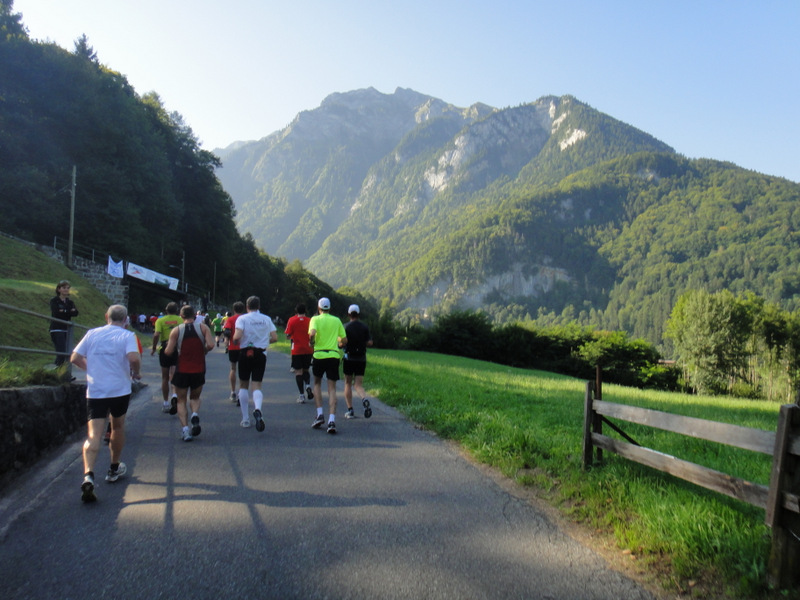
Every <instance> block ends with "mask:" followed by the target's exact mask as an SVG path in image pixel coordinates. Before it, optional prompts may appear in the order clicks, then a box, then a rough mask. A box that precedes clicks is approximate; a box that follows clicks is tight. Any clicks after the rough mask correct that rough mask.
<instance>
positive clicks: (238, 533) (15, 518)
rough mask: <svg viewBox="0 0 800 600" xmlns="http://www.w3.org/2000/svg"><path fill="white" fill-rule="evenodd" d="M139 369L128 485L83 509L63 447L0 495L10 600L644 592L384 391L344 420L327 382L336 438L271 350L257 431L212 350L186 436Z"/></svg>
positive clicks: (104, 461)
mask: <svg viewBox="0 0 800 600" xmlns="http://www.w3.org/2000/svg"><path fill="white" fill-rule="evenodd" d="M143 362H144V365H143V373H144V381H145V382H146V383H148V387H146V388H144V389H143V390H142V391H140V392H139V393H138V394H137V395H136V396H135V397H134V398H133V400H132V402H131V407H130V410H129V413H128V419H127V429H128V438H127V446H126V448H125V451H124V453H123V461H124V462H126V463H127V466H128V475H127V476H126V477H125V478H123V479H120V480H119V481H118V482H117V483H115V484H108V483H106V482H105V481H102V477H99V478H98V483H97V495H98V501H97V502H96V503H94V504H83V503H82V502H81V501H80V483H81V481H82V470H83V468H82V462H81V459H80V452H81V443H82V440H81V441H77V440H76V441H73V442H70V443H69V444H67V445H66V446H65V447H64V449H63V451H60V452H59V453H58V454H57V455H55V456H53V457H49V458H48V459H47V460H46V461H44V462H43V464H41V465H38V466H37V467H36V468H35V469H34V470H32V472H31V473H29V474H27V475H26V476H24V477H22V478H20V479H19V480H18V481H16V482H15V483H14V484H13V485H12V486H11V488H10V489H8V490H6V491H5V492H4V494H3V497H2V499H1V500H2V502H1V503H0V597H2V598H4V599H5V600H11V599H17V598H19V599H25V600H37V599H45V598H46V599H48V600H49V599H53V598H57V599H75V600H80V599H85V598H108V599H128V598H131V599H134V598H135V599H139V598H148V599H158V598H170V599H172V598H197V599H219V598H276V599H278V598H280V599H290V598H298V599H304V600H305V599H316V598H320V599H323V598H328V599H340V598H342V599H344V598H353V599H373V598H374V599H384V598H385V599H415V600H416V599H428V598H430V599H471V600H478V599H493V598H503V599H510V598H543V599H560V600H567V599H570V600H575V599H587V600H589V599H591V600H602V599H609V600H611V599H613V600H618V599H621V598H624V599H642V600H644V599H650V600H652V599H653V598H654V596H652V595H651V594H650V593H649V592H648V591H646V590H645V589H644V588H643V587H641V586H640V585H638V584H637V583H636V582H634V581H632V580H631V579H629V578H627V577H625V576H624V575H622V574H620V573H619V572H617V571H614V570H612V569H611V568H609V566H608V565H607V564H606V562H605V561H604V560H603V559H602V558H601V557H600V556H599V555H598V554H596V553H594V552H593V551H591V550H590V549H588V548H587V547H585V546H583V545H581V544H580V543H578V542H577V541H575V540H574V539H572V538H571V537H569V536H568V535H566V534H565V533H564V532H562V530H560V529H559V527H558V526H557V525H556V524H555V523H554V522H553V521H552V520H551V519H549V518H548V517H547V516H546V515H545V514H544V513H543V512H541V511H539V510H537V509H536V508H535V507H534V506H532V505H531V504H530V503H529V502H527V501H525V500H524V499H522V498H520V497H518V496H517V495H515V494H513V493H510V492H509V491H507V490H506V489H504V487H502V486H499V485H498V484H497V483H496V482H495V481H494V480H493V479H492V478H490V477H488V476H487V475H485V474H484V473H482V471H481V470H480V469H478V468H476V467H475V466H474V465H472V464H471V463H469V462H468V461H467V460H465V459H464V458H463V457H462V456H460V455H459V453H458V452H457V451H456V450H454V449H453V447H452V446H451V445H450V444H447V443H444V442H442V441H441V440H438V439H437V438H436V437H435V436H433V435H431V434H429V433H427V432H424V431H420V430H418V429H416V428H415V427H414V426H413V425H412V424H411V423H409V422H408V421H407V420H406V419H405V418H404V417H403V416H402V415H400V414H399V413H397V412H396V411H394V410H393V409H391V408H389V407H387V406H386V405H384V404H382V403H381V402H379V401H373V402H372V406H373V410H374V413H373V416H372V418H371V419H364V418H363V417H362V418H358V419H354V420H345V419H344V416H343V415H344V398H343V394H342V393H341V385H342V384H341V383H340V384H339V391H340V403H339V410H338V415H337V423H338V434H337V435H329V434H327V433H326V432H325V431H324V430H314V429H311V427H310V425H311V422H312V420H313V417H314V415H315V411H314V407H313V403H311V404H297V403H296V402H295V398H296V397H297V389H296V387H295V383H294V377H293V376H292V375H291V374H290V372H289V358H288V356H285V355H282V354H280V353H277V352H270V353H269V359H268V365H267V374H266V376H265V381H264V390H265V404H264V411H263V412H264V417H265V421H266V425H267V427H266V431H264V432H263V433H259V432H257V431H256V430H255V428H253V427H251V428H250V429H242V428H241V427H240V426H239V422H240V420H241V415H240V413H239V409H238V408H237V407H236V406H235V405H233V404H231V403H230V402H229V400H228V394H229V391H228V389H227V388H228V384H227V378H226V374H227V370H228V363H227V356H226V355H225V354H224V353H223V351H222V350H214V351H213V352H212V353H210V354H209V355H208V375H207V379H208V381H207V384H206V387H205V389H204V392H203V405H202V408H201V411H200V415H201V424H202V433H201V434H200V436H198V437H197V438H196V439H195V440H194V441H192V442H191V443H186V442H183V441H181V440H180V438H179V427H178V422H177V417H173V416H169V415H166V414H164V413H162V412H161V398H160V392H159V379H158V377H159V376H158V363H157V357H150V356H149V354H146V355H145V357H144V359H143ZM366 379H367V380H368V379H369V370H368V371H367V377H366ZM356 408H357V409H358V408H360V407H359V406H358V405H357V406H356ZM326 413H327V411H326ZM357 414H363V413H362V412H359V411H357ZM107 468H108V453H107V451H106V450H105V448H103V450H102V451H101V454H100V457H99V459H98V464H97V467H96V472H97V473H98V474H99V473H105V470H106V469H107Z"/></svg>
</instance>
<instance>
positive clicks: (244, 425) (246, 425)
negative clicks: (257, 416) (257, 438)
mask: <svg viewBox="0 0 800 600" xmlns="http://www.w3.org/2000/svg"><path fill="white" fill-rule="evenodd" d="M239 425H241V426H242V427H244V428H245V429H247V428H248V427H250V421H249V420H248V419H245V420H244V421H242V422H241V423H239Z"/></svg>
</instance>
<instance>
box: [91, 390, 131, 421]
mask: <svg viewBox="0 0 800 600" xmlns="http://www.w3.org/2000/svg"><path fill="white" fill-rule="evenodd" d="M130 400H131V395H130V394H127V395H126V396H118V397H116V398H87V399H86V413H87V415H88V417H89V420H90V421H91V420H92V419H105V418H106V417H107V416H108V414H109V413H111V416H112V417H115V418H119V417H121V416H123V415H124V414H125V413H127V412H128V403H129V402H130Z"/></svg>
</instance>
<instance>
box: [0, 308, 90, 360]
mask: <svg viewBox="0 0 800 600" xmlns="http://www.w3.org/2000/svg"><path fill="white" fill-rule="evenodd" d="M0 308H2V309H4V310H11V311H15V312H18V313H22V314H25V315H29V316H32V317H38V318H40V319H45V320H47V321H55V322H56V323H62V324H64V325H66V326H67V351H66V352H56V351H55V350H42V349H40V348H20V347H17V346H0V350H11V351H14V352H29V353H33V354H51V355H53V356H65V357H66V358H67V360H66V362H65V363H64V364H65V365H67V374H69V375H71V374H72V363H70V362H69V357H70V356H71V355H72V350H73V348H74V347H75V343H74V334H73V331H74V329H75V327H78V328H79V329H84V330H86V331H88V330H89V327H86V326H85V325H79V324H78V323H73V322H71V321H64V320H62V319H55V318H53V317H52V316H50V315H44V314H41V313H37V312H33V311H32V310H27V309H25V308H20V307H18V306H11V305H10V304H3V303H0Z"/></svg>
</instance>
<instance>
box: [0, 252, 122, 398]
mask: <svg viewBox="0 0 800 600" xmlns="http://www.w3.org/2000/svg"><path fill="white" fill-rule="evenodd" d="M0 256H2V257H3V260H2V262H1V263H0V303H3V304H8V305H10V306H17V307H20V308H23V309H26V310H29V311H32V312H35V313H39V314H43V315H49V314H50V306H49V302H50V298H52V297H53V296H54V295H55V288H56V284H57V283H58V282H59V281H60V280H62V279H68V280H69V281H70V282H71V283H72V293H71V297H72V299H73V301H74V302H75V304H76V306H77V307H78V311H79V313H80V314H79V315H78V317H77V318H75V319H74V322H75V323H78V324H80V325H83V326H85V327H97V326H98V325H102V324H103V323H104V322H105V317H104V315H105V311H106V309H107V308H108V305H109V301H108V298H106V297H105V296H104V295H103V294H101V293H100V292H99V291H97V289H95V288H94V287H92V286H91V285H90V284H89V283H88V282H87V281H86V280H84V279H83V278H82V277H81V276H80V275H78V274H76V273H74V272H72V271H71V270H69V269H68V268H67V267H65V266H64V265H63V264H61V263H60V262H58V261H56V260H54V259H52V258H50V257H48V256H47V255H45V254H44V253H42V252H39V251H37V250H35V249H34V248H32V247H31V246H29V245H27V244H23V243H21V242H18V241H16V240H12V239H10V238H7V237H4V236H0ZM48 327H49V321H48V319H42V318H39V317H34V316H30V315H25V314H22V313H18V312H14V311H10V310H7V309H2V318H0V340H2V341H1V342H0V345H3V346H12V347H17V348H33V349H37V350H52V349H53V344H52V342H51V340H50V333H49V332H48ZM83 333H84V330H82V329H79V328H76V329H75V337H76V339H80V337H81V336H82V335H83ZM52 363H53V356H52V355H48V354H32V353H27V352H15V351H0V386H3V387H11V386H17V385H24V384H25V383H28V384H40V383H50V382H51V378H52V377H53V376H56V379H57V374H54V373H52V372H51V373H50V374H49V376H48V375H47V373H43V372H42V371H47V369H46V367H47V366H49V365H51V364H52Z"/></svg>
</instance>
